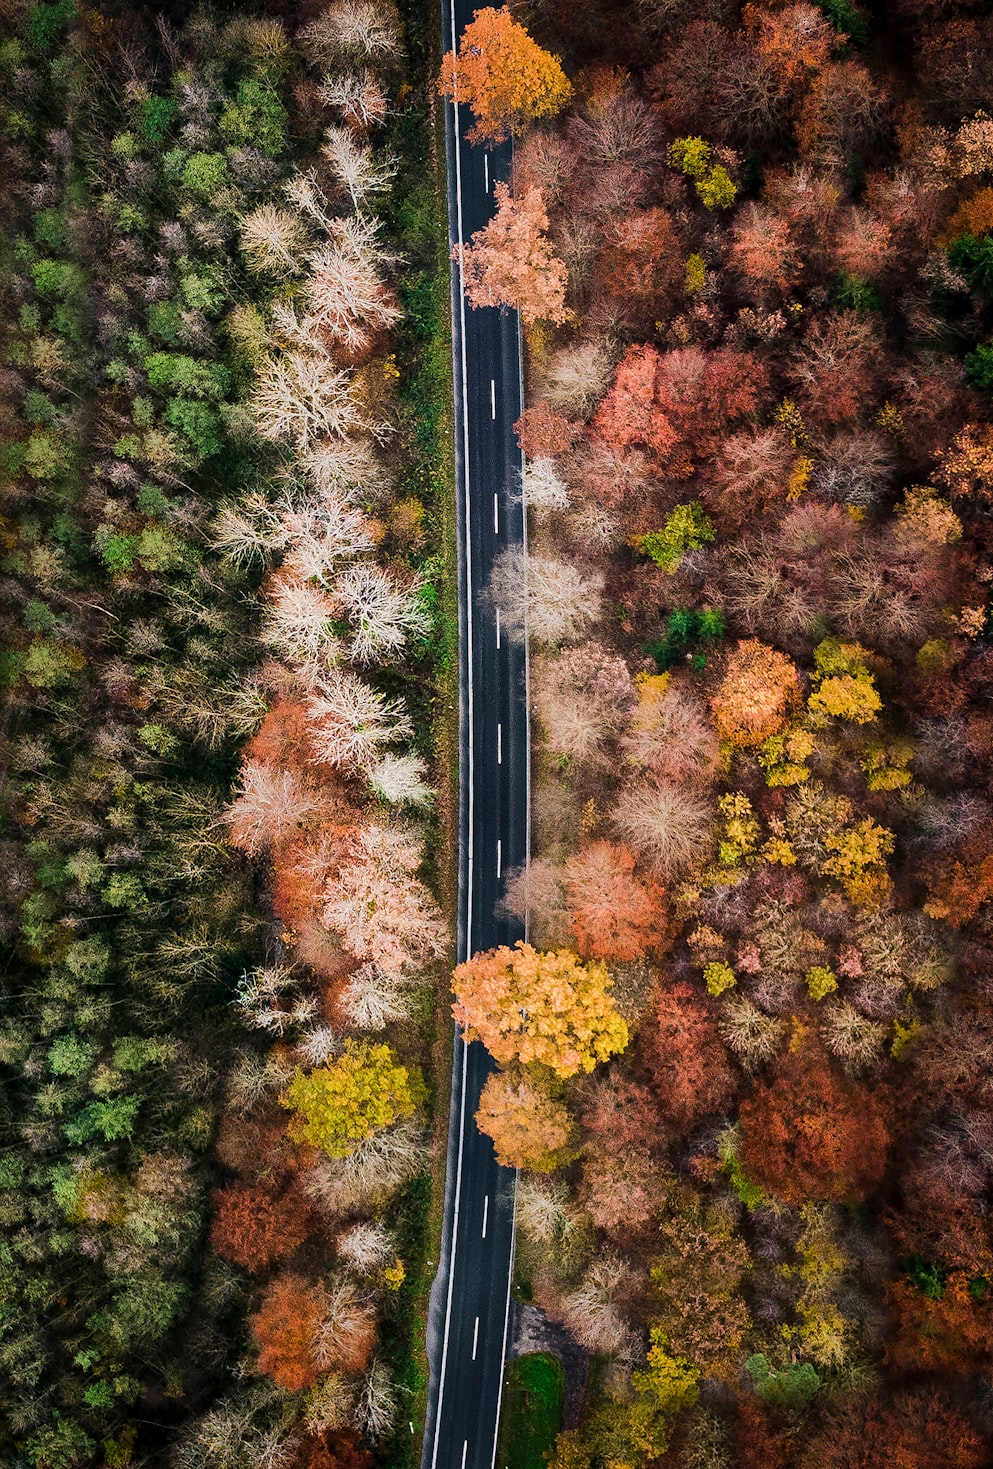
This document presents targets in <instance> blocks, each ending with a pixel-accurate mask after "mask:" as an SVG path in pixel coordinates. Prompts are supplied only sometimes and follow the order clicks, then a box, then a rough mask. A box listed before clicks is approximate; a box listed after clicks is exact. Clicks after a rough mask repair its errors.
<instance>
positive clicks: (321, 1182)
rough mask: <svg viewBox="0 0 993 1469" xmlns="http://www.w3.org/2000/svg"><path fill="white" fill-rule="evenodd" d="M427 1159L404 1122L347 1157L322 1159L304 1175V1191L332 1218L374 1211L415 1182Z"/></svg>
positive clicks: (419, 1141) (418, 1136)
mask: <svg viewBox="0 0 993 1469" xmlns="http://www.w3.org/2000/svg"><path fill="white" fill-rule="evenodd" d="M284 1084H285V1083H284ZM424 1157H425V1147H424V1138H423V1134H422V1133H421V1132H420V1130H419V1129H418V1128H417V1127H416V1126H415V1125H414V1124H413V1123H409V1122H401V1123H398V1124H397V1125H396V1126H395V1127H384V1128H381V1129H380V1130H379V1131H378V1132H375V1133H373V1135H372V1137H370V1138H367V1139H366V1140H365V1142H363V1143H360V1144H359V1146H358V1147H357V1148H356V1149H355V1151H354V1152H353V1153H349V1155H348V1157H347V1158H328V1157H322V1158H321V1159H320V1160H319V1161H318V1162H317V1164H316V1165H315V1166H314V1168H313V1169H312V1170H311V1172H310V1173H307V1174H304V1176H303V1187H304V1191H305V1192H306V1194H307V1196H308V1198H310V1199H312V1200H313V1201H314V1203H315V1205H316V1206H317V1207H318V1208H319V1209H320V1210H321V1211H322V1212H323V1213H325V1214H327V1215H328V1216H329V1217H330V1218H338V1217H340V1216H341V1215H344V1214H353V1213H358V1212H362V1211H365V1210H371V1209H373V1208H375V1207H376V1206H377V1205H378V1204H382V1203H383V1202H385V1200H386V1199H388V1198H390V1197H391V1196H392V1195H393V1194H395V1193H396V1191H397V1189H398V1188H401V1187H402V1186H403V1185H404V1184H405V1183H406V1182H407V1180H408V1179H409V1178H412V1177H413V1175H414V1174H415V1173H416V1172H417V1171H418V1169H419V1168H421V1167H423V1165H424Z"/></svg>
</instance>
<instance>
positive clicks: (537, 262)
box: [453, 184, 569, 324]
mask: <svg viewBox="0 0 993 1469" xmlns="http://www.w3.org/2000/svg"><path fill="white" fill-rule="evenodd" d="M493 192H494V194H495V196H496V201H497V211H496V214H495V215H494V216H493V218H492V219H491V220H490V222H489V224H487V225H484V226H483V228H482V229H481V230H477V231H476V233H475V234H474V235H473V237H472V239H471V240H470V242H469V244H468V246H467V247H463V250H462V274H463V280H464V282H465V294H466V300H467V301H468V302H469V304H470V306H513V307H514V308H515V309H516V310H518V311H520V313H521V315H522V316H523V318H524V320H525V321H526V322H534V321H552V322H556V323H558V324H561V323H562V322H563V321H566V320H568V317H569V312H568V310H567V309H566V306H565V291H566V286H567V285H568V272H567V271H566V268H565V266H564V265H563V263H562V261H561V260H559V259H558V258H557V257H556V256H555V255H553V254H552V246H551V243H550V241H549V239H548V235H547V233H546V231H547V229H548V215H547V214H546V213H545V206H544V204H543V203H542V200H541V194H540V192H539V191H538V190H537V189H527V190H525V192H524V194H523V195H522V196H521V198H519V199H512V198H511V196H510V190H509V189H508V188H507V185H506V184H497V185H496V186H495V188H494V191H493ZM458 253H459V250H458V247H456V249H455V251H454V252H453V254H454V255H455V256H457V255H458Z"/></svg>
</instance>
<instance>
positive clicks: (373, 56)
mask: <svg viewBox="0 0 993 1469" xmlns="http://www.w3.org/2000/svg"><path fill="white" fill-rule="evenodd" d="M298 39H299V41H300V44H301V46H302V47H303V50H304V53H305V54H306V55H307V56H308V57H309V59H310V60H311V61H312V62H313V63H314V64H315V65H317V66H322V67H327V66H328V65H330V64H331V63H333V62H335V61H338V60H340V59H341V58H343V57H344V58H346V59H348V58H351V57H368V59H369V60H370V61H373V62H375V61H388V60H390V59H392V58H393V57H395V56H398V55H399V54H400V20H399V17H398V15H397V13H396V9H395V7H394V6H393V5H391V4H389V3H384V0H338V3H337V4H334V5H329V6H328V8H327V9H326V10H325V12H324V14H323V15H321V16H318V18H317V19H316V20H312V21H311V22H310V24H309V25H305V26H304V27H303V29H302V30H301V31H300V32H299V35H298Z"/></svg>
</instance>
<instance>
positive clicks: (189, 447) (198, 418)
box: [165, 398, 224, 466]
mask: <svg viewBox="0 0 993 1469" xmlns="http://www.w3.org/2000/svg"><path fill="white" fill-rule="evenodd" d="M165 420H166V423H168V424H169V425H170V426H171V427H172V428H175V429H178V430H179V431H180V433H181V434H182V435H183V438H184V440H185V445H186V455H187V457H188V458H189V460H190V462H191V464H192V465H193V466H197V465H200V464H202V463H203V461H204V460H205V459H211V458H213V456H214V455H215V454H219V453H220V452H221V449H222V448H223V447H224V439H223V436H222V429H221V421H220V418H219V417H218V414H217V412H216V410H215V409H213V408H211V407H209V406H208V404H206V403H201V402H197V401H195V400H194V399H192V398H173V399H171V401H170V402H169V403H168V404H167V405H166V411H165Z"/></svg>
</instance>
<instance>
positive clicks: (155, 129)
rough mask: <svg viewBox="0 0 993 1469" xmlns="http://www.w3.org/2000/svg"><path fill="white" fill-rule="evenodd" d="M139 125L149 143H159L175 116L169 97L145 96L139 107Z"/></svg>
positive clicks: (173, 103) (174, 106)
mask: <svg viewBox="0 0 993 1469" xmlns="http://www.w3.org/2000/svg"><path fill="white" fill-rule="evenodd" d="M138 115H139V119H140V122H139V126H140V128H141V131H142V134H143V135H144V137H145V139H146V140H147V141H148V142H149V143H161V142H162V141H163V139H164V138H165V135H166V133H167V132H168V131H169V128H170V127H171V125H172V120H173V118H174V117H175V116H176V104H175V102H174V101H173V100H172V98H171V97H146V98H145V100H144V102H142V104H141V107H140V109H139V113H138Z"/></svg>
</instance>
